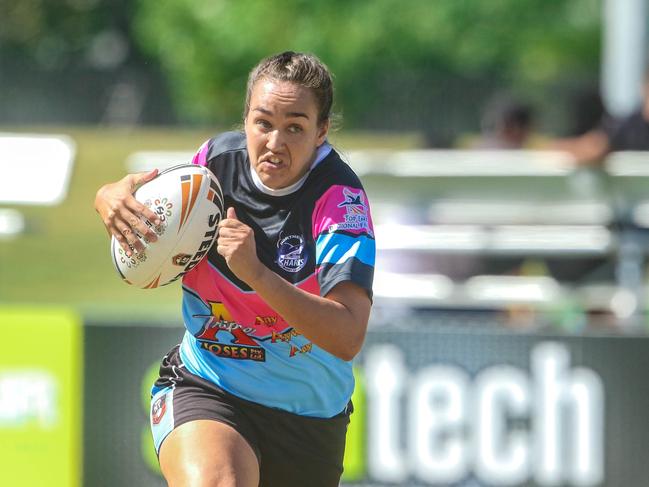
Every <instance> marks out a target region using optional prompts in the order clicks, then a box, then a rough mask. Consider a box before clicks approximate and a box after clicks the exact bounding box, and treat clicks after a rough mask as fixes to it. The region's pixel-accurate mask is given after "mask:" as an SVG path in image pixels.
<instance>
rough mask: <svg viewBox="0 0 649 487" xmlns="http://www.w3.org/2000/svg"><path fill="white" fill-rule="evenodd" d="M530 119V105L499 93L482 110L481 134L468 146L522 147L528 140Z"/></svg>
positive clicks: (530, 126) (531, 113) (531, 115)
mask: <svg viewBox="0 0 649 487" xmlns="http://www.w3.org/2000/svg"><path fill="white" fill-rule="evenodd" d="M532 121H533V111H532V107H531V106H530V105H528V104H527V103H524V102H522V101H520V100H517V99H515V98H513V97H511V96H508V95H499V96H497V97H495V98H493V99H492V100H491V101H490V102H489V103H488V104H487V107H486V109H485V111H484V114H483V117H482V122H481V126H482V136H481V137H480V138H478V139H477V140H474V141H473V142H472V143H470V144H469V146H470V148H472V149H522V148H524V147H525V146H526V145H527V143H528V142H529V138H530V135H531V133H532Z"/></svg>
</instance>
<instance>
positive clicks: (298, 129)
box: [288, 124, 304, 134]
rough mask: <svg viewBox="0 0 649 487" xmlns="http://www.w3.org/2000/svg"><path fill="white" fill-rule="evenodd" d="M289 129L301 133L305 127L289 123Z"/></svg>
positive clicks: (291, 131) (293, 132) (294, 132)
mask: <svg viewBox="0 0 649 487" xmlns="http://www.w3.org/2000/svg"><path fill="white" fill-rule="evenodd" d="M288 131H289V132H290V133H292V134H299V133H300V132H303V131H304V129H303V128H302V127H301V126H300V125H296V124H292V125H289V127H288Z"/></svg>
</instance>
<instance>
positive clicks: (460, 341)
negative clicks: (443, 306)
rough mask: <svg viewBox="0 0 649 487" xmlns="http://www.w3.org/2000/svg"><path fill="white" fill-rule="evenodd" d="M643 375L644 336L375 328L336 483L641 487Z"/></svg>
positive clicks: (648, 406)
mask: <svg viewBox="0 0 649 487" xmlns="http://www.w3.org/2000/svg"><path fill="white" fill-rule="evenodd" d="M648 365H649V339H648V338H647V337H644V336H642V337H638V336H634V337H631V336H605V335H597V336H595V335H589V336H553V335H543V334H523V333H512V332H508V331H506V330H502V329H475V328H473V329H469V330H466V329H462V328H459V327H458V328H446V329H445V330H441V329H439V328H436V327H426V326H421V327H418V328H416V329H415V328H413V329H400V328H394V329H393V328H390V329H389V330H388V328H387V327H385V328H378V329H377V328H375V329H374V330H373V331H371V332H370V333H369V335H368V339H367V342H366V344H365V347H364V349H363V353H362V355H361V357H360V359H359V363H358V370H359V375H358V383H359V385H360V388H359V389H357V392H358V391H362V392H361V393H360V394H362V407H360V408H359V407H357V411H360V413H361V415H362V417H363V419H362V421H363V423H364V424H363V428H362V431H361V432H360V434H361V435H362V438H361V439H359V438H354V434H355V432H354V431H350V440H351V442H352V444H353V445H364V447H363V449H362V450H357V451H353V450H350V451H348V455H349V458H348V460H349V461H351V459H352V458H353V459H354V461H353V462H351V463H352V464H353V465H354V469H353V471H348V472H347V476H346V477H345V479H346V482H347V483H348V484H349V485H358V486H360V485H363V486H369V485H372V486H379V485H381V486H383V485H395V486H396V485H398V486H424V485H439V486H448V485H471V486H511V485H516V486H519V485H529V486H606V487H617V486H619V487H622V486H629V485H645V484H646V479H647V475H648V474H649V463H648V462H647V460H646V454H645V453H644V452H645V451H646V446H647V445H648V444H649V388H648V387H647V385H646V374H645V371H646V370H647V366H648Z"/></svg>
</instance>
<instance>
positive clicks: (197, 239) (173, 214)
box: [111, 164, 224, 289]
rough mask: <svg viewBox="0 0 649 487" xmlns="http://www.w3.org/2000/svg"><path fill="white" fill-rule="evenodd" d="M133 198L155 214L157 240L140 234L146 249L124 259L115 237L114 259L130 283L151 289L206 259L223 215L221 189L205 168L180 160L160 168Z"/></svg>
mask: <svg viewBox="0 0 649 487" xmlns="http://www.w3.org/2000/svg"><path fill="white" fill-rule="evenodd" d="M134 196H135V199H137V200H138V201H139V202H141V203H143V204H144V205H146V206H148V207H149V208H150V209H151V210H153V212H154V213H156V214H157V215H158V216H159V218H160V225H156V226H154V227H153V229H154V231H155V232H156V234H157V235H158V240H157V241H156V242H148V241H147V240H146V239H143V238H141V236H139V235H138V236H139V237H140V238H141V240H142V241H143V243H144V246H145V248H144V251H141V252H139V253H137V254H136V253H131V256H130V257H128V256H127V255H126V252H124V250H123V249H122V247H121V246H120V245H119V243H118V242H117V240H116V239H115V237H113V238H112V239H111V253H112V256H113V263H114V264H115V268H116V269H117V272H119V274H120V275H121V276H122V279H124V281H126V282H127V283H128V284H132V285H133V286H138V287H141V288H144V289H153V288H156V287H159V286H164V285H165V284H169V283H170V282H173V281H175V280H176V279H178V278H180V277H181V276H182V275H183V274H185V273H186V272H188V271H189V270H190V269H192V268H194V267H195V266H196V265H197V264H198V263H199V262H200V261H201V260H202V259H203V257H205V255H206V254H207V252H208V250H209V249H210V247H211V246H212V244H213V243H214V240H215V239H216V234H217V225H218V223H219V221H221V218H222V216H223V211H224V210H223V192H222V191H221V186H220V185H219V181H218V180H217V179H216V176H214V174H212V172H211V171H210V170H209V169H207V168H206V167H203V166H198V165H195V164H184V165H181V166H175V167H172V168H169V169H167V170H165V171H163V172H161V173H160V174H159V175H158V176H157V177H156V178H155V179H152V180H151V181H149V182H147V183H145V184H143V185H142V186H140V187H139V188H138V189H137V191H136V192H135V194H134ZM147 224H148V222H147Z"/></svg>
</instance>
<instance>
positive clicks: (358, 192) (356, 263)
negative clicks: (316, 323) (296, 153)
mask: <svg viewBox="0 0 649 487" xmlns="http://www.w3.org/2000/svg"><path fill="white" fill-rule="evenodd" d="M312 223H313V236H314V239H315V246H316V275H317V278H318V284H319V286H320V294H321V295H322V296H325V295H326V294H327V293H328V292H329V291H331V289H333V287H334V286H335V285H336V284H338V283H339V282H342V281H352V282H354V283H356V284H358V285H359V286H361V287H362V288H364V289H366V290H367V292H368V294H369V296H370V297H371V296H372V280H373V277H374V261H375V255H376V244H375V241H374V229H373V226H372V217H371V215H370V208H369V204H368V202H367V196H366V195H365V192H364V191H363V190H362V189H360V188H352V187H349V186H342V185H335V186H332V187H331V188H329V189H328V190H327V192H325V193H324V194H323V195H322V196H321V197H320V199H319V200H318V201H317V202H316V205H315V208H314V213H313V220H312Z"/></svg>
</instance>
